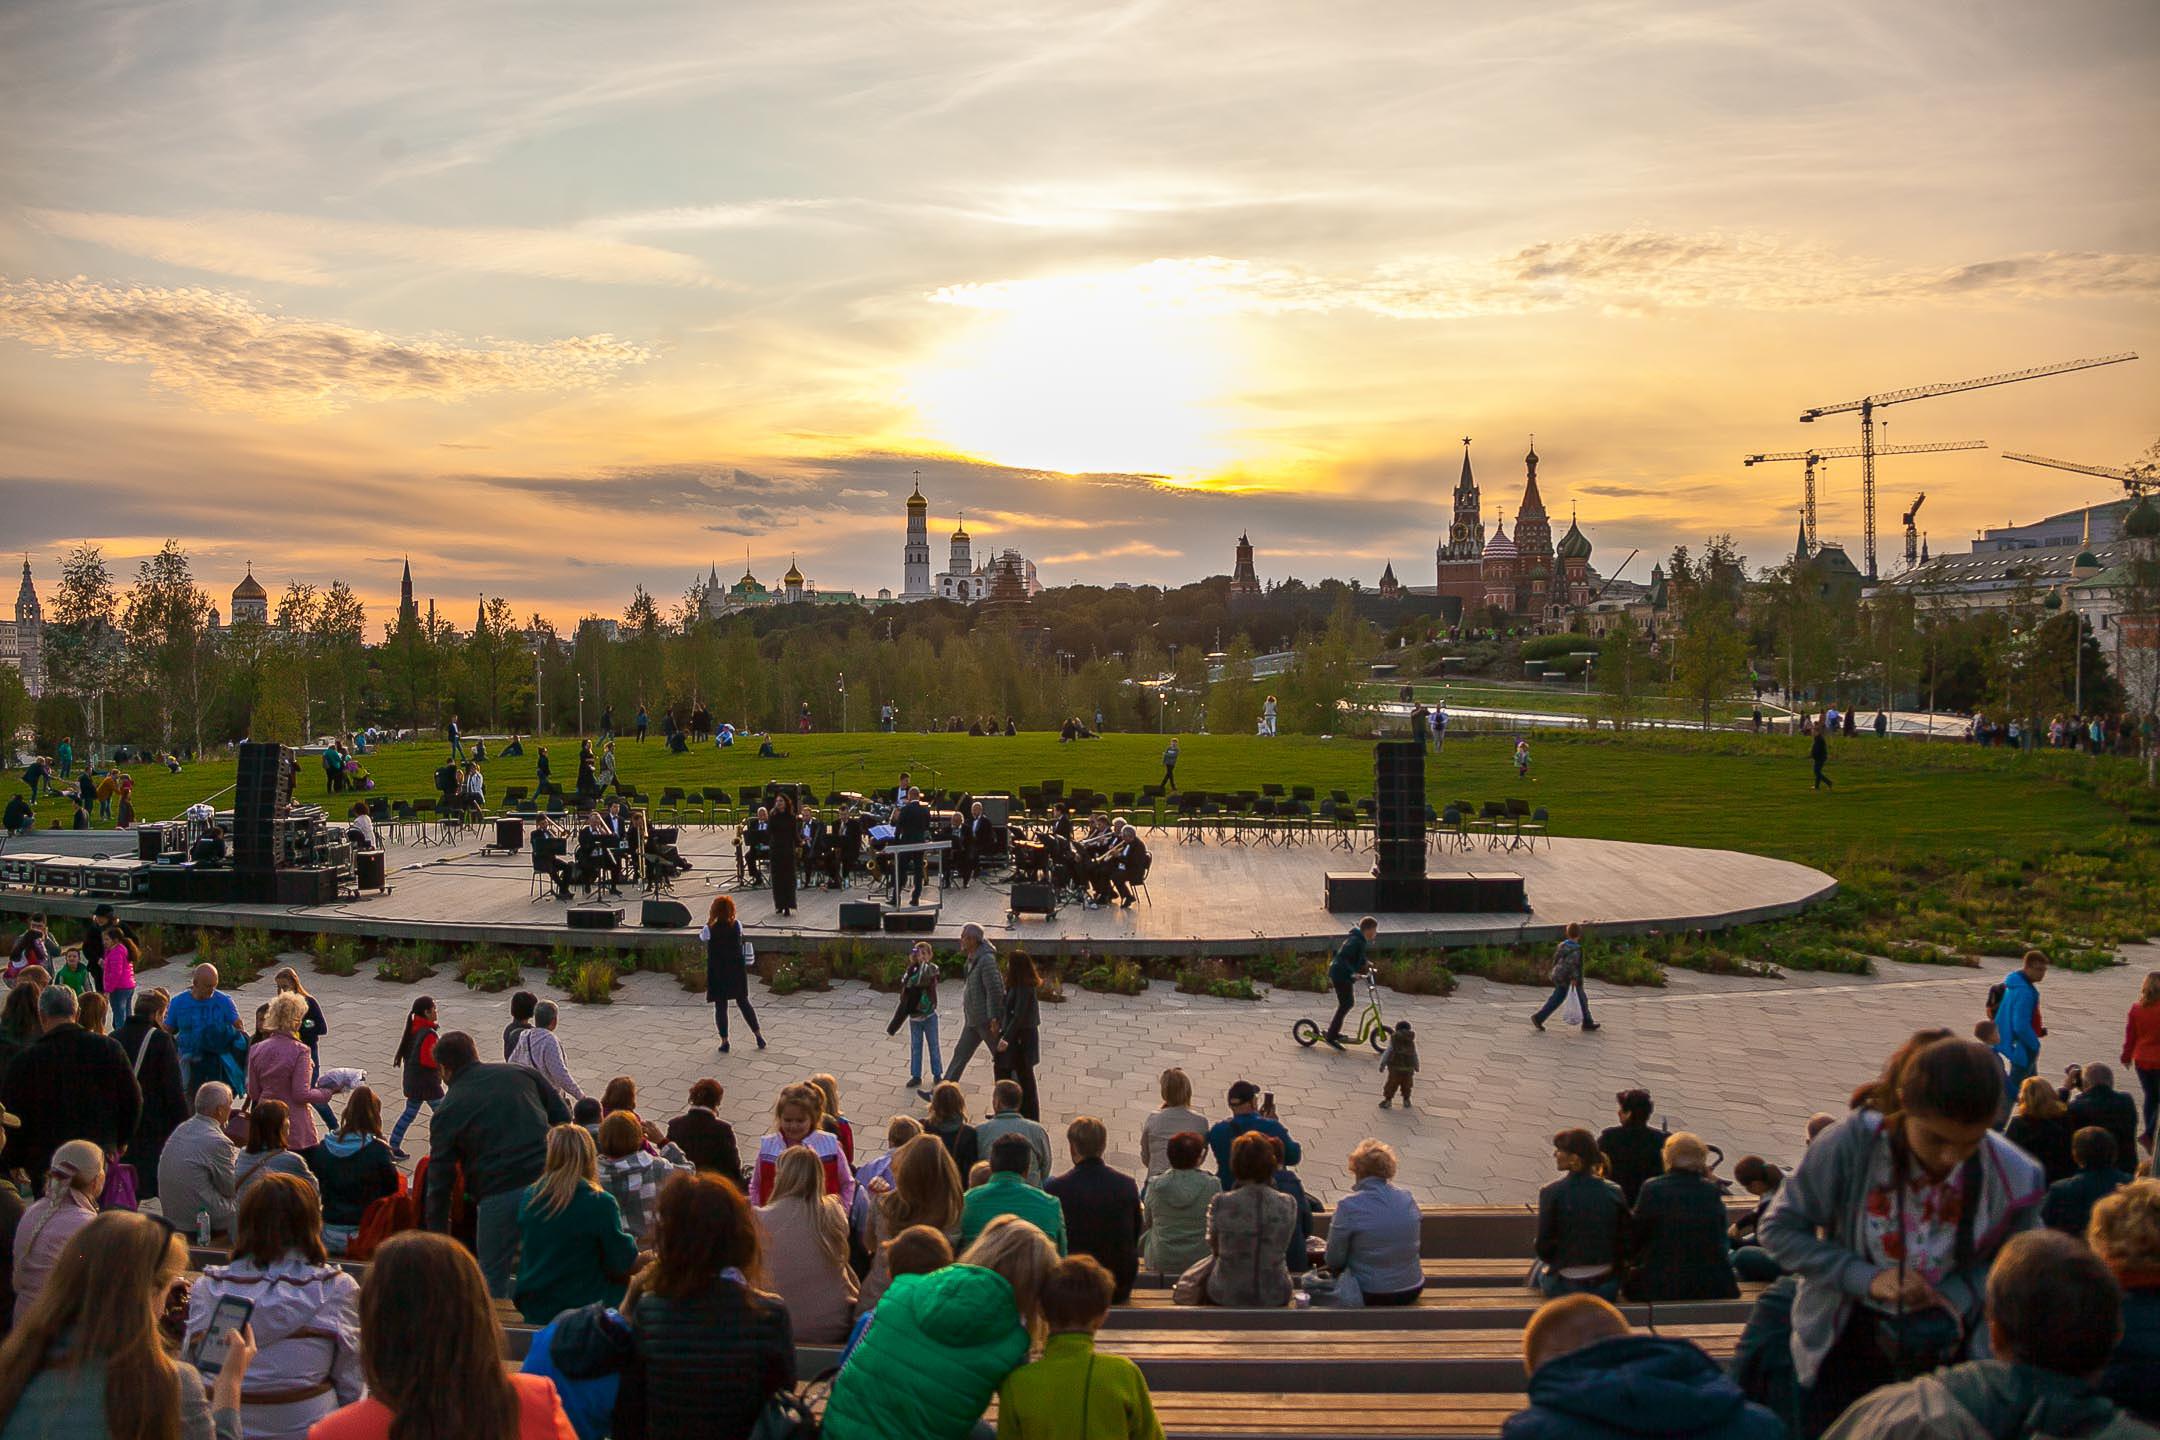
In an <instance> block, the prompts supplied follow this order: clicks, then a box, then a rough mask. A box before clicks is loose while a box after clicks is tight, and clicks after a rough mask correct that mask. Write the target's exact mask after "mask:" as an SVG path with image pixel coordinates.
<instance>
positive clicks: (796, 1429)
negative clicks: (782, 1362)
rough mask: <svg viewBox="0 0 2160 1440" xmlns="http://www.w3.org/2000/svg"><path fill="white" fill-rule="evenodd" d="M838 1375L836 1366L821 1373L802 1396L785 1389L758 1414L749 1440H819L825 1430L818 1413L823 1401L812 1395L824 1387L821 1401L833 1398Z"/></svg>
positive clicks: (806, 1387)
mask: <svg viewBox="0 0 2160 1440" xmlns="http://www.w3.org/2000/svg"><path fill="white" fill-rule="evenodd" d="M839 1373H840V1369H839V1367H838V1366H834V1367H833V1368H832V1369H830V1370H825V1371H821V1372H819V1374H818V1375H817V1377H816V1378H815V1379H813V1380H812V1381H811V1382H810V1383H809V1384H808V1385H805V1386H804V1387H803V1389H802V1392H801V1393H800V1394H796V1393H794V1392H792V1391H788V1390H782V1391H780V1392H779V1393H777V1394H775V1395H774V1396H773V1397H772V1398H771V1399H770V1400H767V1401H766V1402H765V1408H764V1409H763V1410H761V1411H759V1412H758V1418H757V1423H756V1424H755V1425H752V1426H751V1427H750V1440H817V1437H818V1432H819V1430H820V1429H821V1428H822V1425H821V1422H820V1421H819V1419H818V1411H817V1406H818V1404H819V1403H821V1402H820V1400H817V1399H813V1398H812V1394H813V1392H814V1391H816V1390H817V1388H818V1387H819V1386H823V1387H824V1396H823V1397H822V1398H823V1399H830V1398H831V1396H832V1382H833V1377H834V1376H836V1375H838V1374H839Z"/></svg>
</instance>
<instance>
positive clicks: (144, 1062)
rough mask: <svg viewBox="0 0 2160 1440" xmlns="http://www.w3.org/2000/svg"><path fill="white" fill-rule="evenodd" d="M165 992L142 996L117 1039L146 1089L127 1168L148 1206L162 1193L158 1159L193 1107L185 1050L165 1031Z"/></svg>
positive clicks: (140, 992)
mask: <svg viewBox="0 0 2160 1440" xmlns="http://www.w3.org/2000/svg"><path fill="white" fill-rule="evenodd" d="M164 1021H165V992H164V991H162V990H138V991H137V992H136V993H135V1013H134V1014H133V1015H130V1016H128V1017H127V1023H126V1024H124V1025H122V1026H121V1027H120V1030H119V1033H117V1034H115V1035H114V1036H113V1039H114V1041H115V1042H117V1043H118V1045H119V1046H120V1049H121V1050H122V1051H123V1052H125V1053H126V1055H127V1059H128V1064H129V1065H130V1066H132V1067H134V1070H135V1079H136V1082H137V1083H138V1084H140V1085H141V1086H142V1116H141V1118H140V1119H138V1120H137V1121H136V1122H135V1134H134V1136H133V1137H132V1138H130V1139H129V1141H128V1149H127V1162H128V1163H129V1164H130V1165H133V1166H134V1167H135V1194H136V1196H137V1198H139V1199H143V1200H149V1199H153V1198H155V1197H156V1195H157V1193H158V1157H159V1156H160V1155H162V1154H163V1153H164V1150H165V1142H166V1140H168V1139H169V1138H171V1136H172V1132H173V1131H174V1130H176V1129H178V1128H179V1127H180V1125H181V1123H182V1122H183V1121H185V1120H186V1119H187V1118H188V1116H189V1114H191V1113H192V1112H193V1109H194V1107H193V1106H192V1105H190V1104H189V1103H188V1091H187V1082H186V1081H185V1080H184V1079H182V1078H181V1075H180V1047H179V1046H178V1045H176V1044H174V1043H173V1037H172V1036H171V1035H170V1034H168V1033H167V1032H166V1030H165V1025H164Z"/></svg>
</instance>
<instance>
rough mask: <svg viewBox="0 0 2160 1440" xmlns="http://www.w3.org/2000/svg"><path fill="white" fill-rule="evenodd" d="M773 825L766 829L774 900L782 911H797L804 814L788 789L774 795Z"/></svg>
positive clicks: (776, 912)
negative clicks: (797, 866)
mask: <svg viewBox="0 0 2160 1440" xmlns="http://www.w3.org/2000/svg"><path fill="white" fill-rule="evenodd" d="M770 821H771V827H772V828H771V829H769V830H767V831H766V832H765V833H766V834H767V835H769V836H771V837H772V861H771V863H772V903H773V911H774V913H775V914H779V915H792V914H794V913H795V847H796V846H798V845H800V844H801V843H802V816H800V815H798V814H796V813H795V802H794V801H793V800H791V799H789V798H788V794H787V792H786V791H785V790H783V791H781V792H780V793H779V794H777V795H775V796H773V802H772V815H771V817H770Z"/></svg>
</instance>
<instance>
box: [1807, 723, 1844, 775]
mask: <svg viewBox="0 0 2160 1440" xmlns="http://www.w3.org/2000/svg"><path fill="white" fill-rule="evenodd" d="M1824 728H1825V727H1824V726H1823V724H1822V722H1821V721H1817V722H1816V724H1815V738H1814V739H1813V740H1810V741H1809V742H1808V762H1809V763H1810V764H1812V765H1813V766H1814V767H1815V786H1814V788H1815V789H1817V790H1820V789H1822V788H1823V787H1824V786H1825V785H1828V786H1829V787H1830V788H1831V789H1833V790H1835V789H1836V788H1837V782H1836V781H1834V780H1832V779H1831V778H1830V777H1829V776H1828V775H1825V774H1823V765H1824V763H1825V762H1826V761H1828V760H1829V758H1830V742H1829V740H1828V739H1826V738H1825V737H1824V734H1823V731H1824Z"/></svg>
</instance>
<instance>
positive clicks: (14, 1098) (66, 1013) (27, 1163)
mask: <svg viewBox="0 0 2160 1440" xmlns="http://www.w3.org/2000/svg"><path fill="white" fill-rule="evenodd" d="M75 1014H76V1000H75V992H74V991H72V990H70V989H68V987H67V986H65V985H48V986H46V987H45V989H44V990H43V991H42V992H41V993H40V994H39V995H38V1022H39V1025H40V1027H41V1032H42V1033H40V1034H39V1036H38V1038H37V1039H35V1040H33V1041H31V1042H30V1043H29V1044H28V1045H26V1046H25V1047H23V1049H22V1050H21V1051H20V1052H18V1053H17V1054H16V1056H15V1058H14V1059H13V1060H12V1061H10V1062H9V1063H8V1068H7V1075H6V1076H5V1078H0V1104H5V1105H6V1106H7V1108H8V1113H10V1114H12V1115H19V1116H21V1117H22V1128H21V1129H19V1130H17V1131H16V1132H15V1134H14V1135H13V1136H11V1137H9V1140H8V1147H7V1148H8V1159H9V1161H10V1162H11V1163H12V1164H15V1165H20V1166H21V1167H22V1168H23V1171H24V1173H25V1174H29V1175H35V1176H39V1177H42V1176H43V1175H44V1174H45V1167H46V1166H47V1165H48V1164H50V1163H51V1162H52V1157H53V1152H54V1151H55V1150H58V1149H59V1148H60V1147H61V1146H62V1145H65V1144H66V1143H67V1142H68V1141H70V1140H88V1141H90V1142H91V1143H92V1144H94V1145H96V1146H97V1147H98V1148H99V1149H101V1150H103V1151H104V1152H105V1153H106V1154H107V1155H113V1154H117V1153H118V1152H119V1150H120V1148H121V1147H122V1146H124V1145H126V1144H127V1142H128V1140H129V1139H130V1138H132V1137H133V1135H134V1134H135V1122H136V1121H137V1120H139V1119H141V1118H142V1087H141V1086H139V1085H137V1084H136V1083H135V1071H134V1069H133V1068H132V1067H131V1066H130V1065H129V1064H128V1058H127V1055H126V1053H125V1052H124V1051H122V1050H121V1048H120V1047H119V1046H118V1045H117V1044H115V1043H114V1042H113V1040H112V1039H111V1037H109V1036H105V1035H93V1034H91V1033H90V1032H89V1031H88V1030H85V1029H83V1028H82V1026H80V1025H78V1024H76V1023H75Z"/></svg>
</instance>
